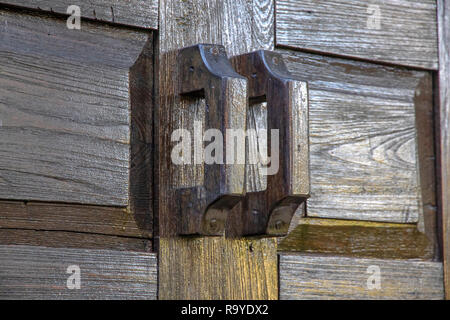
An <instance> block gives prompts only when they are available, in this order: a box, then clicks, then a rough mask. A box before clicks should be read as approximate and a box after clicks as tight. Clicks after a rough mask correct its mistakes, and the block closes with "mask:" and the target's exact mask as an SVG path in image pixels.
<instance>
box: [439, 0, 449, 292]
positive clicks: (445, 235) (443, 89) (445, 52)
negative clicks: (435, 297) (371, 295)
mask: <svg viewBox="0 0 450 320" xmlns="http://www.w3.org/2000/svg"><path fill="white" fill-rule="evenodd" d="M437 3H438V29H439V74H438V76H439V97H438V99H439V100H438V101H439V122H440V133H439V141H438V145H439V158H438V172H439V173H440V185H439V190H438V194H439V197H438V199H439V201H440V205H439V206H440V211H441V217H440V219H441V222H440V224H441V228H442V247H443V248H442V250H443V261H444V275H445V278H444V279H445V296H446V298H447V299H450V30H449V25H450V3H449V2H448V1H442V0H438V1H437Z"/></svg>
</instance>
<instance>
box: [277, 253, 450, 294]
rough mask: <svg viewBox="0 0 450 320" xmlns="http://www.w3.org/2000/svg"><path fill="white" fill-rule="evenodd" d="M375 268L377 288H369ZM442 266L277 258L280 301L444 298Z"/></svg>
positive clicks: (306, 257)
mask: <svg viewBox="0 0 450 320" xmlns="http://www.w3.org/2000/svg"><path fill="white" fill-rule="evenodd" d="M370 266H372V268H374V267H373V266H376V267H378V268H379V270H380V276H381V277H380V288H379V289H377V288H373V287H371V288H372V289H369V286H368V281H371V279H370V278H369V277H370V276H372V275H373V274H374V272H373V271H372V270H373V269H371V268H369V267H370ZM442 284H443V278H442V263H440V262H426V261H417V260H387V259H358V258H344V257H325V256H319V255H287V254H281V255H280V299H284V300H297V299H361V300H366V299H399V300H409V299H426V300H428V299H430V300H431V299H443V297H444V290H443V289H444V288H443V285H442Z"/></svg>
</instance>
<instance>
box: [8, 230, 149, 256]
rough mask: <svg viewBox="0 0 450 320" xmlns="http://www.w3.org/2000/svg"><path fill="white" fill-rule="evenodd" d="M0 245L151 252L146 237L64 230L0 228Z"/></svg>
mask: <svg viewBox="0 0 450 320" xmlns="http://www.w3.org/2000/svg"><path fill="white" fill-rule="evenodd" d="M0 245H30V246H42V247H50V248H75V249H81V248H82V249H110V250H121V251H135V252H151V251H152V249H153V247H152V241H151V240H148V239H139V238H128V237H118V236H110V235H101V234H91V233H82V232H66V231H42V230H26V229H25V230H23V229H0Z"/></svg>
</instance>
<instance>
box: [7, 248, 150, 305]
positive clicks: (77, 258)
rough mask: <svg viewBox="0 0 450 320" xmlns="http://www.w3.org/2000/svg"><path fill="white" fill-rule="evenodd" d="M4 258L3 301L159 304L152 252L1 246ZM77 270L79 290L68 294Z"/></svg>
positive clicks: (70, 291)
mask: <svg viewBox="0 0 450 320" xmlns="http://www.w3.org/2000/svg"><path fill="white" fill-rule="evenodd" d="M0 256H1V257H2V259H0V279H1V281H0V299H44V300H45V299H156V289H157V286H156V281H157V280H156V279H157V269H156V262H157V260H156V255H155V254H152V253H136V252H124V251H114V250H86V249H68V248H63V249H57V248H44V247H36V246H3V245H0ZM74 265H76V266H78V267H79V271H80V280H81V281H80V289H73V290H69V289H67V287H66V283H67V282H68V277H69V276H70V275H71V274H74V272H73V271H70V272H69V273H68V272H67V270H68V268H69V266H74ZM70 270H72V269H70Z"/></svg>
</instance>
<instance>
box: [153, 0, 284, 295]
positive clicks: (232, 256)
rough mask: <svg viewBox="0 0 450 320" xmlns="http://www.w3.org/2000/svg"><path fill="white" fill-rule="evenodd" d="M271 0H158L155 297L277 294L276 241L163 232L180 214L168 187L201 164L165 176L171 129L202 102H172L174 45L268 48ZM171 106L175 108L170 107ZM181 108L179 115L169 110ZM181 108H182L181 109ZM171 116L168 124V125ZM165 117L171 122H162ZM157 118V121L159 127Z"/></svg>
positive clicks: (187, 179)
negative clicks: (176, 236) (156, 262)
mask: <svg viewBox="0 0 450 320" xmlns="http://www.w3.org/2000/svg"><path fill="white" fill-rule="evenodd" d="M273 10H274V8H273V3H272V1H268V0H264V1H259V0H258V1H257V0H254V1H246V0H239V1H230V0H226V1H219V0H214V1H209V0H208V1H206V0H202V1H192V0H187V1H176V0H161V1H160V26H159V36H160V42H159V43H160V48H159V54H160V64H159V92H160V106H159V109H160V112H159V114H158V115H159V119H158V123H159V124H160V125H159V127H158V130H159V137H160V139H159V144H158V151H157V154H158V155H159V174H158V178H159V203H158V206H159V230H160V235H161V237H162V238H161V239H160V244H159V245H160V247H159V261H160V268H159V277H160V281H159V297H160V298H161V299H199V298H204V299H218V298H223V299H276V298H277V288H278V286H277V279H276V277H277V276H276V275H277V255H276V240H275V239H262V240H254V242H253V245H252V249H250V248H249V247H248V241H247V240H245V239H234V240H231V239H225V238H223V237H216V238H212V237H204V238H201V239H196V238H194V239H189V238H167V237H171V236H174V235H173V231H174V230H176V228H175V226H176V223H177V220H178V219H179V217H174V216H173V212H174V211H172V210H171V209H170V208H171V206H173V205H174V204H173V203H171V195H172V194H174V190H175V187H177V186H178V187H181V186H186V185H187V184H189V185H196V184H199V183H201V182H202V179H203V170H202V168H196V167H194V166H191V168H188V170H186V171H185V173H186V174H185V175H181V177H183V178H180V175H172V174H173V172H174V171H172V170H173V169H169V168H168V164H170V163H171V159H170V150H171V146H172V144H171V141H170V137H171V133H172V130H173V129H175V128H178V127H184V126H187V125H189V124H190V123H193V120H194V119H200V120H201V119H202V117H204V113H203V112H204V111H203V110H204V109H205V104H204V102H203V101H202V100H199V99H190V100H189V101H186V100H185V102H184V104H181V103H179V100H177V98H176V97H174V94H175V88H176V80H177V79H174V78H173V74H174V69H173V68H174V66H175V65H176V56H175V54H174V50H176V49H179V48H181V47H185V46H189V45H194V44H196V43H215V44H222V45H224V47H225V49H226V50H227V53H228V55H229V56H232V55H237V54H242V53H246V52H249V51H252V50H257V49H269V50H271V49H273V43H274V41H273V12H274V11H273ZM171 108H174V110H175V111H172V112H171V111H170V110H171ZM177 110H180V111H179V112H183V113H184V114H185V117H184V121H178V122H177V121H174V119H177V118H176V117H175V116H176V114H175V112H178V111H177ZM181 110H182V111H181ZM173 122H175V123H173ZM167 123H172V125H171V126H167V125H165V124H167ZM161 124H164V125H163V126H161ZM240 212H241V211H240V206H236V207H235V209H234V210H232V212H230V213H229V215H228V222H229V223H230V224H233V223H239V213H240Z"/></svg>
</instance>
